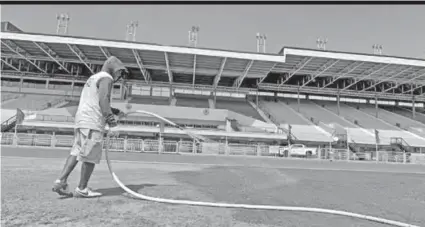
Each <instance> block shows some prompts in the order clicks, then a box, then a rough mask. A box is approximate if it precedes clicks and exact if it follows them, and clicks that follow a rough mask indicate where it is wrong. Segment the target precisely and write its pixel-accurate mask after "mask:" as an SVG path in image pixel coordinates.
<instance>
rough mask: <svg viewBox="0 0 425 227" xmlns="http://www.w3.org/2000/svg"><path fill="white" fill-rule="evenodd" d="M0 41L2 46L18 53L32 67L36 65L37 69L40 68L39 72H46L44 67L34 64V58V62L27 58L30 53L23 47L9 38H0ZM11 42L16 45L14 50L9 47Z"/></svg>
mask: <svg viewBox="0 0 425 227" xmlns="http://www.w3.org/2000/svg"><path fill="white" fill-rule="evenodd" d="M1 43H2V44H3V45H4V46H6V47H7V48H8V49H9V50H10V51H12V52H13V53H15V54H17V55H19V56H20V57H22V58H24V59H25V60H26V61H27V62H29V63H30V64H31V65H33V66H34V67H36V68H37V69H38V70H40V72H42V73H45V74H47V72H46V71H45V70H44V69H42V68H40V66H38V65H37V64H36V62H37V61H35V60H34V62H33V61H32V60H30V59H28V56H30V54H29V53H28V52H27V51H25V50H24V49H22V48H21V47H19V46H18V45H16V44H15V43H14V42H12V41H10V40H5V41H3V40H1ZM12 44H13V45H14V46H16V50H14V49H13V48H12V47H11V45H12ZM20 52H22V53H23V54H21V53H20Z"/></svg>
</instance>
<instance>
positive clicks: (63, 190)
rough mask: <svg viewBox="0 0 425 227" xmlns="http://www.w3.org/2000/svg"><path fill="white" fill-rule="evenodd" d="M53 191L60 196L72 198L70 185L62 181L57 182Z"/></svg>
mask: <svg viewBox="0 0 425 227" xmlns="http://www.w3.org/2000/svg"><path fill="white" fill-rule="evenodd" d="M52 191H54V192H56V193H58V194H59V195H60V196H72V193H71V192H70V191H69V190H68V184H67V183H66V182H61V181H60V180H56V181H55V183H54V184H53V187H52Z"/></svg>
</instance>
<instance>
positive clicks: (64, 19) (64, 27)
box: [56, 13, 71, 35]
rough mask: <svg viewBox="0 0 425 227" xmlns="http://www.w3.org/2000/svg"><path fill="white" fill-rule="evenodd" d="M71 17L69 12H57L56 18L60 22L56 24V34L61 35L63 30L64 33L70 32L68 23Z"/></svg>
mask: <svg viewBox="0 0 425 227" xmlns="http://www.w3.org/2000/svg"><path fill="white" fill-rule="evenodd" d="M70 19H71V18H70V17H69V15H68V14H67V13H61V14H56V20H57V21H58V23H57V24H56V34H57V35H59V34H60V33H61V32H62V33H63V34H64V35H67V34H68V24H69V21H70Z"/></svg>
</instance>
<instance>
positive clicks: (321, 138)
mask: <svg viewBox="0 0 425 227" xmlns="http://www.w3.org/2000/svg"><path fill="white" fill-rule="evenodd" d="M283 127H284V128H288V126H287V125H285V126H283ZM291 127H292V128H291V133H292V135H294V136H295V138H296V140H299V141H314V142H331V141H332V137H331V135H328V134H326V133H325V132H324V131H323V130H320V128H319V127H318V126H315V125H291Z"/></svg>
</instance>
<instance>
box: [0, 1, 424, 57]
mask: <svg viewBox="0 0 425 227" xmlns="http://www.w3.org/2000/svg"><path fill="white" fill-rule="evenodd" d="M57 13H68V14H69V16H70V17H71V21H70V23H69V34H70V35H73V36H83V37H94V38H105V39H118V40H124V39H125V33H126V25H127V24H129V23H130V21H138V22H139V27H138V30H137V41H138V42H148V43H158V44H162V45H188V31H189V30H190V28H191V27H192V26H193V25H197V26H199V28H200V31H199V35H198V46H199V47H203V48H217V49H225V50H237V51H248V52H255V51H256V38H255V36H256V33H257V32H260V33H264V34H266V35H267V52H268V53H278V52H279V50H280V49H281V48H282V47H284V46H290V47H303V48H316V40H317V38H319V37H322V38H327V39H328V44H327V45H326V49H328V50H335V51H347V52H356V53H373V49H372V45H373V44H380V45H382V46H383V54H384V55H392V56H402V57H412V58H422V59H425V5H6V6H5V5H3V6H1V20H2V21H10V22H12V23H13V24H15V25H16V26H17V27H18V28H20V29H21V30H23V31H26V32H36V33H50V34H54V33H55V32H56V24H57V20H56V15H57Z"/></svg>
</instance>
